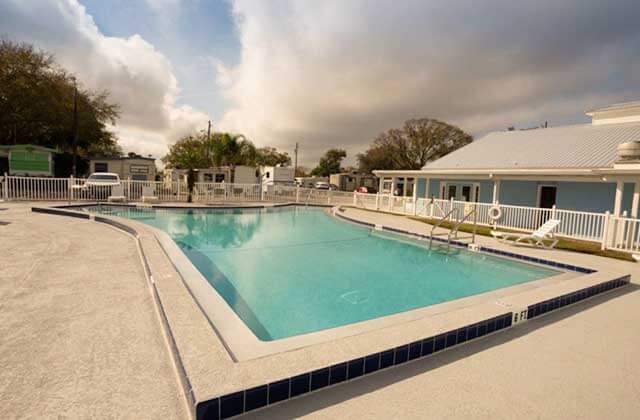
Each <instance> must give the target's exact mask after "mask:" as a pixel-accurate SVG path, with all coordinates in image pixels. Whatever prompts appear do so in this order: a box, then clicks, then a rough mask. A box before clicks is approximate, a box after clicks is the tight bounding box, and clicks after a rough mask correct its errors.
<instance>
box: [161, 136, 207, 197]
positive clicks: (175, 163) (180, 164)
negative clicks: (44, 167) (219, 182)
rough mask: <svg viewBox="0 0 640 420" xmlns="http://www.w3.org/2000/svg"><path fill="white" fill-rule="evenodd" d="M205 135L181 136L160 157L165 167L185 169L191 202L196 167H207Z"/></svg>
mask: <svg viewBox="0 0 640 420" xmlns="http://www.w3.org/2000/svg"><path fill="white" fill-rule="evenodd" d="M205 140H206V136H205V137H204V138H203V136H202V135H196V136H193V135H188V136H184V137H182V138H181V139H180V140H178V141H177V142H175V143H174V144H173V145H172V146H171V147H169V153H168V154H167V155H166V156H164V157H163V158H162V162H164V164H165V165H166V167H167V168H174V169H186V170H187V189H188V191H189V196H188V201H189V202H191V200H192V194H193V186H194V184H195V179H196V172H195V170H196V169H199V168H207V167H209V159H208V157H207V154H206V143H205Z"/></svg>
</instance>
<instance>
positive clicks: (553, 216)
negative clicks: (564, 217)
mask: <svg viewBox="0 0 640 420" xmlns="http://www.w3.org/2000/svg"><path fill="white" fill-rule="evenodd" d="M551 218H552V219H555V218H556V205H555V204H554V205H553V206H551Z"/></svg>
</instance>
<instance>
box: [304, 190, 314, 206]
mask: <svg viewBox="0 0 640 420" xmlns="http://www.w3.org/2000/svg"><path fill="white" fill-rule="evenodd" d="M311 193H313V189H309V194H307V198H306V199H305V200H304V206H305V207H309V200H310V199H311Z"/></svg>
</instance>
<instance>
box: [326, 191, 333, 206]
mask: <svg viewBox="0 0 640 420" xmlns="http://www.w3.org/2000/svg"><path fill="white" fill-rule="evenodd" d="M331 196H333V193H332V192H331V188H329V190H328V191H327V204H331Z"/></svg>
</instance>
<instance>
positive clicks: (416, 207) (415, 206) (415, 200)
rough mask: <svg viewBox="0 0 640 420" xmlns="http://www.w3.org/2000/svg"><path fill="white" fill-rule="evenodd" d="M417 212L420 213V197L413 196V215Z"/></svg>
mask: <svg viewBox="0 0 640 420" xmlns="http://www.w3.org/2000/svg"><path fill="white" fill-rule="evenodd" d="M416 214H418V198H417V197H414V198H413V215H414V216H415V215H416Z"/></svg>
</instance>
